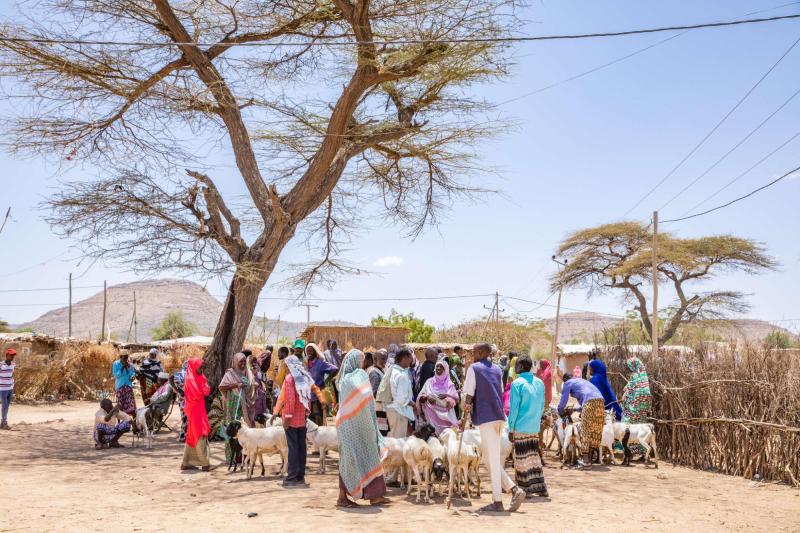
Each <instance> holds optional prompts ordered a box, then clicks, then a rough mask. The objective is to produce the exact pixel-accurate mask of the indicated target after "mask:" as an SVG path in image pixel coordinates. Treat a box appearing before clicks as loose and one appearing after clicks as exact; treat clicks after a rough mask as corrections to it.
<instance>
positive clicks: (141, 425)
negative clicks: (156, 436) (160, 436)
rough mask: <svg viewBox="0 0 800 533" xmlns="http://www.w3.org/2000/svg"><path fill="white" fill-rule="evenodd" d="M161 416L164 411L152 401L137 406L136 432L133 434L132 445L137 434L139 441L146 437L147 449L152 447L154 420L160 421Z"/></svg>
mask: <svg viewBox="0 0 800 533" xmlns="http://www.w3.org/2000/svg"><path fill="white" fill-rule="evenodd" d="M163 418H164V411H162V410H161V408H160V407H159V406H157V405H156V404H154V403H151V404H150V405H145V406H144V407H140V408H138V409H137V410H136V429H137V430H138V432H137V433H134V435H133V437H134V438H133V443H134V445H135V444H136V437H137V435H138V438H139V440H140V441H141V440H142V439H147V449H148V450H149V449H151V448H152V447H153V428H154V427H155V423H156V421H157V420H158V421H160V420H161V419H163Z"/></svg>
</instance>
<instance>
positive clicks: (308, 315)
mask: <svg viewBox="0 0 800 533" xmlns="http://www.w3.org/2000/svg"><path fill="white" fill-rule="evenodd" d="M300 306H301V307H305V308H306V327H308V326H309V324H311V308H312V307H319V306H318V305H316V304H300Z"/></svg>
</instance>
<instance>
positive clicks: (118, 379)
mask: <svg viewBox="0 0 800 533" xmlns="http://www.w3.org/2000/svg"><path fill="white" fill-rule="evenodd" d="M111 372H113V373H114V388H115V389H117V390H119V388H120V387H126V386H127V387H132V386H133V384H132V383H131V378H132V377H133V374H134V370H133V365H132V364H130V363H128V369H127V370H125V369H124V368H123V367H122V361H120V360H119V359H117V360H116V361H114V364H112V365H111Z"/></svg>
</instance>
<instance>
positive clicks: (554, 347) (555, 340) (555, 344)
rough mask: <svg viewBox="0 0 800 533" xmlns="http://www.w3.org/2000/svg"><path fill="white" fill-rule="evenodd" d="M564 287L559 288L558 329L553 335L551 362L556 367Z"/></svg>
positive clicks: (557, 306) (557, 304)
mask: <svg viewBox="0 0 800 533" xmlns="http://www.w3.org/2000/svg"><path fill="white" fill-rule="evenodd" d="M562 290H563V287H561V286H560V285H559V287H558V300H557V301H556V329H555V332H554V333H553V344H552V346H550V360H551V361H553V364H554V365H555V364H556V363H557V361H556V351H557V349H558V320H559V318H560V317H561V291H562Z"/></svg>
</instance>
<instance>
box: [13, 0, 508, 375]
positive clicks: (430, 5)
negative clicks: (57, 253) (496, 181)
mask: <svg viewBox="0 0 800 533" xmlns="http://www.w3.org/2000/svg"><path fill="white" fill-rule="evenodd" d="M514 10H515V6H514V0H269V1H267V0H37V1H35V2H24V3H22V9H21V13H22V12H24V15H25V16H24V19H22V22H18V23H6V24H4V25H2V26H0V37H3V38H4V39H3V41H2V43H0V50H1V51H0V69H1V70H0V71H1V72H2V74H3V75H4V76H6V77H10V78H13V79H14V83H13V84H12V85H6V87H9V89H10V91H11V92H13V93H14V96H15V97H16V98H17V99H16V100H14V101H15V102H19V105H17V106H15V109H14V111H15V113H14V114H13V116H10V117H7V118H8V120H7V123H6V125H7V127H6V133H5V135H6V140H7V143H6V144H7V146H8V147H9V148H11V149H12V150H14V151H16V152H19V153H22V154H27V155H33V156H46V157H54V158H55V159H57V160H58V161H60V162H61V163H62V164H65V165H68V166H69V165H74V164H75V163H81V164H82V165H83V166H82V168H83V169H84V170H85V171H86V173H87V175H88V176H90V177H86V178H83V179H79V180H76V181H73V182H71V183H66V184H64V185H63V186H62V188H61V189H60V190H59V191H58V192H56V193H55V194H54V196H53V197H52V198H51V200H49V202H48V207H49V208H50V209H51V211H50V215H49V220H50V222H51V223H52V225H53V227H54V228H55V229H56V230H57V231H58V232H60V233H62V234H63V235H65V236H69V237H73V238H76V239H77V240H78V241H79V243H80V244H81V245H82V246H83V249H84V252H85V254H86V255H87V256H89V257H92V258H102V259H105V260H115V261H118V262H120V263H123V264H125V265H127V266H129V267H130V268H132V269H134V270H136V271H143V272H153V271H163V270H165V269H173V270H174V269H188V270H190V271H194V272H200V273H203V274H206V275H228V276H229V279H230V280H231V281H230V286H229V290H228V294H227V298H226V300H225V303H224V308H223V311H222V314H221V316H220V318H219V322H218V324H217V327H216V331H215V334H214V341H213V344H212V345H211V347H210V349H209V351H208V353H207V355H206V359H207V361H208V362H210V366H211V368H212V371H211V373H212V381H214V382H216V381H217V380H218V379H219V378H220V377H221V374H222V372H223V370H224V368H225V367H226V365H227V363H228V361H229V360H230V356H231V355H232V354H233V353H234V352H235V351H237V350H239V349H240V348H241V346H242V343H243V341H244V339H245V336H246V332H247V329H248V325H249V323H250V321H251V319H252V315H253V311H254V309H255V306H256V303H257V299H258V297H259V294H260V292H261V290H262V289H263V288H264V286H265V285H266V283H267V281H268V280H269V278H270V276H271V275H272V274H273V272H274V271H275V270H276V265H277V263H278V259H279V257H280V255H281V252H282V251H283V250H284V248H285V247H286V245H287V243H289V242H290V241H291V240H292V239H295V241H297V240H298V239H302V238H305V239H306V240H307V242H306V247H307V249H308V250H310V251H311V252H312V253H311V254H310V255H309V259H308V262H303V263H302V264H300V265H294V266H295V267H297V271H296V272H292V273H290V278H289V279H290V281H292V282H294V283H295V284H296V285H297V286H299V287H300V289H301V290H307V289H308V288H309V287H310V286H312V285H313V284H314V283H320V282H321V283H330V282H331V280H332V279H334V277H335V276H336V275H337V274H341V273H343V272H353V271H355V270H357V269H356V267H355V266H353V265H350V264H348V263H346V262H345V261H343V260H342V259H340V258H338V252H339V248H340V245H341V243H342V242H343V241H344V240H346V239H347V234H348V232H350V231H352V230H353V229H355V228H356V227H357V223H358V222H359V221H360V220H361V218H363V217H359V216H357V215H358V214H359V212H360V211H363V210H364V206H365V203H366V202H369V201H372V202H373V205H376V207H379V209H378V212H379V213H381V215H380V216H381V217H385V218H386V219H389V220H392V221H397V222H399V223H400V224H402V225H403V226H404V227H405V228H406V229H407V230H408V233H409V234H411V235H416V234H418V233H419V232H420V231H422V229H423V228H424V227H425V226H426V225H427V224H429V223H432V222H435V220H436V213H437V210H438V209H440V208H441V207H442V206H444V205H448V204H449V201H450V200H451V199H452V197H453V196H454V195H460V194H471V193H475V192H477V191H479V190H480V189H478V188H475V187H474V186H473V185H472V184H471V181H470V180H471V179H472V178H471V176H473V175H474V173H473V171H475V170H477V166H478V165H477V164H476V163H475V162H474V160H473V155H474V154H473V147H474V146H475V145H476V144H477V143H478V142H479V141H480V140H481V139H483V138H485V137H486V136H487V135H489V134H491V133H493V132H494V131H495V128H497V126H498V124H499V123H498V122H497V120H496V117H494V116H493V115H492V116H489V114H488V113H490V112H491V107H490V106H489V105H487V104H486V103H485V102H483V101H481V100H479V99H475V98H472V97H471V96H470V92H471V87H472V86H474V85H475V84H478V83H484V82H486V81H491V80H492V79H493V78H496V77H499V76H503V75H505V74H506V69H507V58H506V56H505V53H504V52H505V50H504V48H503V46H504V45H501V44H498V43H496V42H493V41H492V38H495V37H502V36H506V35H509V34H510V33H511V32H513V31H515V29H516V28H517V27H518V24H519V21H518V19H517V18H516V16H515V11H514ZM86 41H93V43H91V44H87V43H86ZM98 41H103V42H98ZM255 45H259V46H255ZM264 45H268V46H264ZM20 97H21V98H20ZM220 154H222V155H225V154H232V156H230V159H231V161H229V162H228V165H227V169H225V170H220V169H221V168H222V167H220V166H218V165H217V163H219V161H218V159H219V157H220ZM231 163H232V164H231ZM215 165H217V166H215ZM231 169H232V170H231ZM243 191H244V192H246V194H245V196H244V197H243V198H242V197H241V196H237V195H240V194H241V192H243ZM371 220H373V221H376V218H375V217H374V216H373V217H371ZM378 221H379V219H378Z"/></svg>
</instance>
